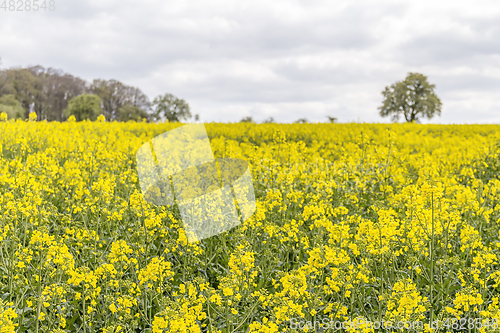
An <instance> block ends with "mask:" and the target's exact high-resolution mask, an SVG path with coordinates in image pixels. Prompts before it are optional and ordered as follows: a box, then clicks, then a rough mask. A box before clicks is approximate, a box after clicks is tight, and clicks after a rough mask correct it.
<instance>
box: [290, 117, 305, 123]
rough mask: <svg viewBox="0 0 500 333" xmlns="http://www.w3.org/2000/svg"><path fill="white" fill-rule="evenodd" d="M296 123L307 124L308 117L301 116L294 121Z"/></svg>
mask: <svg viewBox="0 0 500 333" xmlns="http://www.w3.org/2000/svg"><path fill="white" fill-rule="evenodd" d="M293 123H294V124H306V123H307V119H306V118H300V119H298V120H296V121H294V122H293Z"/></svg>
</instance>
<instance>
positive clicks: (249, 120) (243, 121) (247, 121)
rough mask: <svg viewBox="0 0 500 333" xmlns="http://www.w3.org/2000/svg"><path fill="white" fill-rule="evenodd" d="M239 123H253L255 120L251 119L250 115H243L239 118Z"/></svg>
mask: <svg viewBox="0 0 500 333" xmlns="http://www.w3.org/2000/svg"><path fill="white" fill-rule="evenodd" d="M240 123H252V124H254V123H255V121H254V120H253V118H252V117H244V118H242V119H241V120H240Z"/></svg>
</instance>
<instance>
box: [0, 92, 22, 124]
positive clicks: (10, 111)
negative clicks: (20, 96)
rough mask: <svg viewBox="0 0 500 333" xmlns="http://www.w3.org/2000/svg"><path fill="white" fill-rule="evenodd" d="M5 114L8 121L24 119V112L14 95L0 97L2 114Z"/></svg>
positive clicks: (0, 111)
mask: <svg viewBox="0 0 500 333" xmlns="http://www.w3.org/2000/svg"><path fill="white" fill-rule="evenodd" d="M2 112H5V113H6V114H7V117H8V119H24V110H23V108H22V107H21V102H19V101H18V100H17V99H16V97H15V96H14V95H13V94H8V95H3V96H1V97H0V113H2Z"/></svg>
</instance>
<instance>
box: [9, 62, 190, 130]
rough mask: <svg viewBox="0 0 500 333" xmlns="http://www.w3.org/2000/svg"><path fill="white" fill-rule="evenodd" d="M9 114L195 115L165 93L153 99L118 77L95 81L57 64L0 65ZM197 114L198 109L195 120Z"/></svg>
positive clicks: (63, 116)
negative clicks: (48, 66)
mask: <svg viewBox="0 0 500 333" xmlns="http://www.w3.org/2000/svg"><path fill="white" fill-rule="evenodd" d="M2 112H6V113H7V115H8V118H9V119H26V118H28V117H29V114H30V113H31V112H35V113H36V115H37V119H38V120H47V121H65V120H67V119H68V118H69V117H71V116H74V117H75V119H76V120H84V119H91V120H95V119H96V118H97V116H99V115H101V114H102V115H104V116H105V118H106V120H110V121H112V120H116V121H128V120H136V121H138V120H143V119H146V121H163V120H169V121H182V120H189V119H191V118H192V117H193V116H192V114H191V111H190V109H189V104H188V103H187V102H186V101H184V100H183V99H180V98H177V97H175V96H174V95H172V94H169V93H166V94H164V95H159V96H157V97H156V98H155V99H154V100H153V101H150V100H149V98H148V97H147V96H146V95H145V94H144V93H143V92H142V91H141V90H140V89H139V88H136V87H132V86H128V85H126V84H123V83H122V82H120V81H117V80H102V79H95V80H93V81H92V82H91V83H88V82H86V81H85V80H83V79H81V78H78V77H75V76H73V75H71V74H68V73H64V72H63V71H62V70H59V69H54V68H44V67H42V66H31V67H26V68H20V67H17V68H10V69H3V70H0V113H2ZM198 119H199V116H198V115H195V120H198Z"/></svg>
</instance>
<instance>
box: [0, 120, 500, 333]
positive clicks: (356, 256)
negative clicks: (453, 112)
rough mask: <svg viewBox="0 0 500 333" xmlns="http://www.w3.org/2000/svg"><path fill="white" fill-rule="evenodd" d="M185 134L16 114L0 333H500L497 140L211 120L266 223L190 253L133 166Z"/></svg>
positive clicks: (217, 142) (398, 129)
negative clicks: (141, 154) (151, 145)
mask: <svg viewBox="0 0 500 333" xmlns="http://www.w3.org/2000/svg"><path fill="white" fill-rule="evenodd" d="M181 125H182V124H179V123H177V124H172V123H163V124H151V123H141V122H138V123H136V122H128V123H117V122H106V121H103V119H102V118H100V119H99V120H98V121H96V122H87V121H84V122H74V121H69V122H63V123H59V122H37V121H35V119H34V117H32V118H31V119H30V120H29V121H26V122H23V121H12V120H6V119H5V118H2V121H1V122H0V158H1V160H0V189H1V190H0V255H1V258H0V260H1V262H0V269H1V271H0V296H1V300H0V326H1V329H0V332H58V333H60V332H86V333H87V332H88V333H90V332H109V333H111V332H155V333H159V332H191V333H195V332H224V333H236V332H303V331H308V332H316V331H329V332H333V331H345V332H385V331H398V330H399V331H408V332H422V331H428V332H438V331H439V332H457V331H467V332H473V331H474V332H476V331H477V332H495V331H498V329H497V328H498V326H499V325H500V323H499V322H498V321H500V304H499V291H500V265H499V259H500V240H499V236H500V234H499V231H500V222H499V216H500V205H499V202H500V179H499V177H498V176H499V171H500V161H499V156H500V146H499V143H500V126H495V125H418V124H391V125H388V124H356V123H352V124H259V125H256V124H248V123H237V124H221V123H208V124H206V125H205V126H206V130H207V133H208V136H209V138H210V143H211V146H212V149H213V152H214V155H215V157H216V158H225V157H234V158H239V159H243V160H246V161H248V162H249V164H250V168H251V172H252V177H253V182H254V189H255V196H256V199H257V201H256V206H257V209H256V211H255V213H254V214H253V215H252V217H251V218H250V219H248V220H247V221H245V222H244V223H243V224H241V225H239V226H237V227H235V228H233V229H231V230H230V231H228V232H225V233H222V234H220V235H217V236H214V237H211V238H207V239H203V240H202V241H199V242H193V243H189V242H188V241H187V238H186V234H185V232H184V229H183V226H182V220H181V218H180V215H179V210H178V208H177V207H176V206H171V207H166V206H155V205H151V204H148V203H147V202H146V201H145V200H144V197H143V195H142V193H141V191H140V187H139V180H138V174H137V169H136V160H135V153H136V152H137V150H138V149H139V147H141V146H142V145H143V144H144V143H146V142H148V140H150V139H152V138H154V137H155V136H157V135H159V134H162V133H164V132H166V131H168V130H170V129H173V128H175V127H178V126H181ZM400 322H403V323H407V322H408V323H415V322H419V323H422V325H421V326H418V325H417V326H413V325H408V326H407V327H404V328H394V326H392V328H391V326H387V325H393V323H400ZM352 323H358V324H359V323H365V325H352ZM367 323H369V324H367ZM375 323H378V326H377V324H375ZM380 323H382V326H381V325H380ZM384 325H385V326H384Z"/></svg>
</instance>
